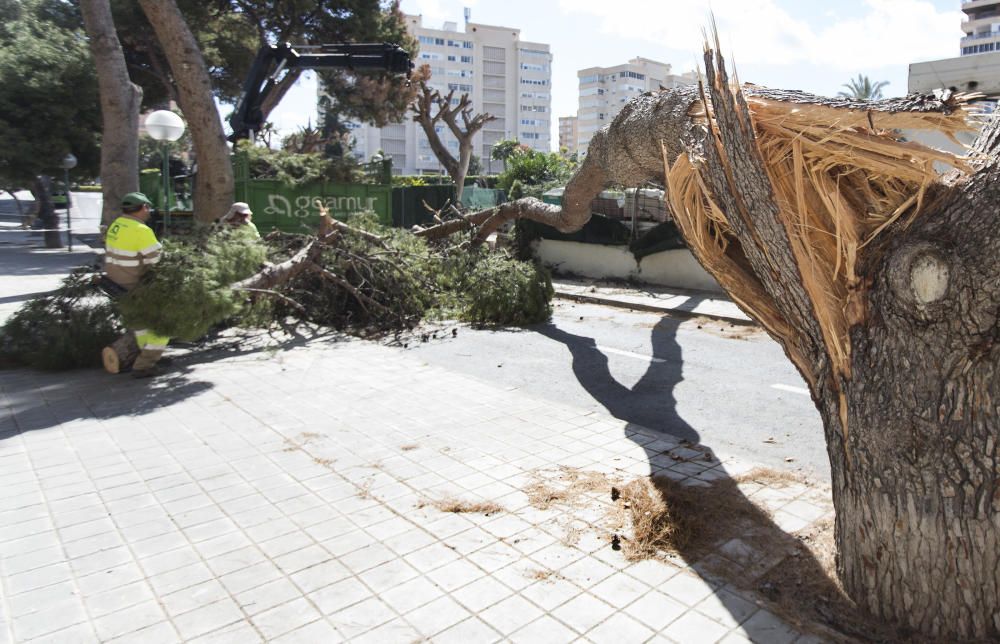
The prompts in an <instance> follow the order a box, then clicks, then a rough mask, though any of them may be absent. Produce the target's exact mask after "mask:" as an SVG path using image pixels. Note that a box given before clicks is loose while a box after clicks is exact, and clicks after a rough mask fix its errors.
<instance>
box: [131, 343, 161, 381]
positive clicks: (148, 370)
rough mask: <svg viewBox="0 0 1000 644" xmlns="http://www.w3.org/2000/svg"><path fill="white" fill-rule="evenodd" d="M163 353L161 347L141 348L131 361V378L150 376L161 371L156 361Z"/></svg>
mask: <svg viewBox="0 0 1000 644" xmlns="http://www.w3.org/2000/svg"><path fill="white" fill-rule="evenodd" d="M162 355H163V351H162V350H161V349H143V350H142V351H140V352H139V357H137V358H136V359H135V362H133V363H132V377H133V378H151V377H153V376H156V375H159V374H161V373H163V372H162V370H160V368H159V367H157V366H156V363H157V362H158V361H159V359H160V356H162Z"/></svg>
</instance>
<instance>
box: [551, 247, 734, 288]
mask: <svg viewBox="0 0 1000 644" xmlns="http://www.w3.org/2000/svg"><path fill="white" fill-rule="evenodd" d="M532 247H533V249H534V251H535V256H536V257H538V258H539V259H541V261H542V263H544V264H545V265H546V266H548V267H550V268H551V269H552V270H554V271H555V272H557V273H572V274H574V275H580V276H583V277H591V278H595V279H600V278H616V279H634V280H637V281H639V282H644V283H646V284H656V285H659V286H672V287H675V288H686V289H692V290H698V291H713V292H716V293H722V292H723V290H722V287H721V286H719V283H718V282H716V281H715V278H713V277H712V276H711V275H709V274H708V273H707V272H706V271H705V269H703V268H702V267H701V265H700V264H699V263H698V262H697V261H696V260H695V258H694V256H693V255H692V254H691V251H689V250H687V249H686V248H682V249H678V250H668V251H663V252H662V253H656V254H654V255H649V256H647V257H645V258H643V260H642V262H636V261H635V257H634V256H633V255H632V253H631V252H629V250H628V248H627V247H626V246H602V245H600V244H583V243H579V242H566V241H553V240H551V239H540V240H538V241H535V242H533V244H532Z"/></svg>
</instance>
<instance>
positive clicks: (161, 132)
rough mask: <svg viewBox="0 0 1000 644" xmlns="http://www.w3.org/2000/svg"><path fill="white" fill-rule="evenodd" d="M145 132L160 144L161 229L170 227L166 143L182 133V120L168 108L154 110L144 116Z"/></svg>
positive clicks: (168, 168)
mask: <svg viewBox="0 0 1000 644" xmlns="http://www.w3.org/2000/svg"><path fill="white" fill-rule="evenodd" d="M145 125H146V132H147V133H148V134H149V136H150V137H151V138H152V139H154V140H156V141H159V142H160V143H161V144H162V152H161V154H160V156H162V157H163V204H164V210H165V215H164V218H163V230H164V233H166V232H167V231H168V230H169V229H170V152H169V150H168V145H167V144H168V143H169V142H170V141H176V140H177V139H179V138H181V136H183V135H184V121H182V120H181V117H179V116H177V115H176V114H174V113H173V112H171V111H170V110H156V111H155V112H152V113H151V114H150V115H149V116H147V117H146V123H145Z"/></svg>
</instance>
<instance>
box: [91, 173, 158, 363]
mask: <svg viewBox="0 0 1000 644" xmlns="http://www.w3.org/2000/svg"><path fill="white" fill-rule="evenodd" d="M152 205H153V203H152V202H151V201H150V200H149V199H148V198H147V197H146V195H144V194H142V193H141V192H130V193H128V194H127V195H125V196H124V197H123V198H122V215H121V216H120V217H118V218H117V219H115V220H114V221H113V222H111V225H110V226H109V227H108V233H107V237H106V238H105V249H106V252H105V255H104V271H105V272H106V273H107V276H108V278H109V279H110V280H111V281H113V282H114V283H115V284H117V285H118V286H120V287H121V288H123V289H124V290H126V291H131V290H132V289H133V288H135V287H136V286H137V285H138V284H139V280H140V279H141V278H142V276H143V275H144V274H145V273H146V272H147V271H148V270H149V268H150V267H151V266H153V265H155V264H156V263H157V262H158V261H160V250H161V248H162V246H161V245H160V242H159V241H157V239H156V234H155V233H153V229H152V228H150V227H149V226H148V225H146V222H148V221H149V217H150V207H151V206H152ZM132 332H133V333H134V334H135V340H136V344H137V345H138V346H139V357H138V358H136V360H135V362H134V363H133V364H132V376H133V377H136V378H146V377H149V376H153V375H156V373H157V370H156V363H157V362H158V361H159V359H160V356H162V355H163V352H164V351H165V350H166V348H167V342H169V341H170V338H165V337H163V336H159V335H156V334H155V333H152V332H150V331H149V330H148V329H133V330H132Z"/></svg>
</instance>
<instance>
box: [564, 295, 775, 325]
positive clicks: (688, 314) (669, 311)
mask: <svg viewBox="0 0 1000 644" xmlns="http://www.w3.org/2000/svg"><path fill="white" fill-rule="evenodd" d="M555 296H556V297H557V298H559V299H561V300H571V301H574V302H581V303H584V304H602V305H604V306H613V307H615V308H619V309H628V310H631V311H646V312H649V313H663V314H665V315H669V316H671V317H677V318H683V319H686V320H688V319H691V318H709V319H712V320H720V321H723V322H729V323H730V324H733V325H740V326H757V323H756V322H754V321H753V320H745V319H743V318H736V317H731V316H728V315H722V314H718V313H704V312H698V311H686V310H684V309H677V308H670V307H669V306H661V305H658V304H644V303H642V302H626V301H624V300H616V299H615V298H612V297H603V296H599V295H583V294H580V293H569V292H565V291H560V290H559V289H558V288H557V289H556V293H555Z"/></svg>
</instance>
